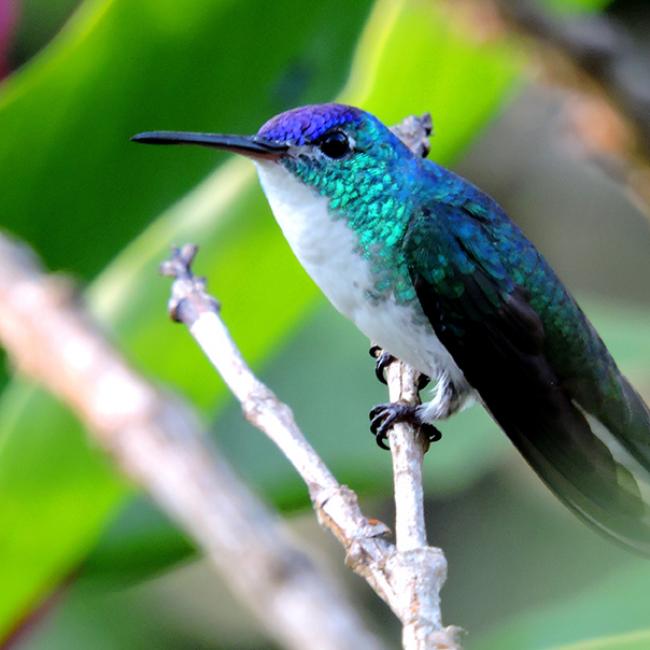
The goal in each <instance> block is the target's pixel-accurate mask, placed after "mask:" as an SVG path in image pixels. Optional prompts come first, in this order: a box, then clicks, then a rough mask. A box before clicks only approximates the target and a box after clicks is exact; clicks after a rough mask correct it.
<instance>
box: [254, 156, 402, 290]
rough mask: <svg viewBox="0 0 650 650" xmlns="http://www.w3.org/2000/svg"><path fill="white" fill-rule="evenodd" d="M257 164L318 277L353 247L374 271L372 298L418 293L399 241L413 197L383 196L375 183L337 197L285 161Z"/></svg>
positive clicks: (280, 217) (297, 248)
mask: <svg viewBox="0 0 650 650" xmlns="http://www.w3.org/2000/svg"><path fill="white" fill-rule="evenodd" d="M256 164H257V169H258V174H259V177H260V182H261V184H262V188H263V190H264V193H265V194H266V196H267V199H268V201H269V204H270V205H271V209H272V210H273V213H274V215H275V218H276V220H277V221H278V224H279V225H280V227H281V228H282V231H283V232H284V235H285V237H286V238H287V241H288V242H289V244H290V245H291V247H292V249H293V251H294V253H295V254H296V256H297V257H298V259H299V261H300V262H301V263H302V264H303V266H304V267H305V268H306V269H307V271H308V272H309V273H310V275H312V277H314V279H316V281H317V282H318V279H317V277H316V276H317V275H319V274H321V273H322V272H323V271H322V267H323V265H325V264H327V265H330V264H331V260H332V259H335V258H337V257H338V254H337V251H339V250H348V251H350V253H351V254H354V255H355V256H356V257H358V259H359V264H361V263H362V262H363V264H364V266H366V267H367V268H368V269H369V271H370V274H371V278H372V282H371V284H370V285H369V287H368V296H369V298H370V299H381V297H383V296H386V295H388V294H389V293H393V294H394V295H395V297H396V298H397V299H398V301H399V302H407V301H409V300H412V299H413V298H414V294H413V289H412V287H411V285H410V283H409V282H408V271H407V269H406V265H405V262H404V259H403V255H402V252H401V245H400V244H401V240H402V238H403V236H404V233H405V231H406V228H407V226H408V222H409V219H410V216H411V211H412V209H413V208H412V204H411V202H410V201H411V199H410V198H409V197H408V196H405V197H404V200H399V199H398V198H396V197H394V196H383V195H381V192H378V191H377V190H376V189H373V188H372V186H371V187H368V188H358V189H357V188H353V189H350V191H349V193H348V194H347V195H345V194H337V195H336V196H334V197H332V196H328V195H327V194H325V193H324V191H323V189H322V188H320V187H318V186H314V185H309V184H306V183H304V182H302V180H301V179H299V178H296V176H294V174H293V173H292V172H291V171H289V170H288V169H286V168H285V167H284V166H283V165H281V164H278V163H274V162H258V163H256ZM342 182H343V181H342Z"/></svg>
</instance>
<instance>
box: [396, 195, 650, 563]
mask: <svg viewBox="0 0 650 650" xmlns="http://www.w3.org/2000/svg"><path fill="white" fill-rule="evenodd" d="M479 216H480V215H479ZM504 232H507V230H505V231H504V230H503V229H501V230H499V224H492V223H490V222H487V221H483V220H482V219H481V218H478V219H475V218H474V215H473V214H472V213H471V212H468V210H467V209H466V207H463V206H453V205H447V204H441V203H435V204H433V205H432V206H431V207H430V209H429V210H428V211H425V212H423V213H422V214H419V215H417V216H415V217H414V219H413V220H412V222H411V224H410V226H409V230H408V232H407V235H406V237H405V239H404V253H405V259H406V263H407V265H408V267H409V272H410V275H411V278H412V281H413V284H414V286H415V289H416V293H417V297H418V299H419V301H420V303H421V305H422V308H423V310H424V312H425V314H426V316H427V318H428V319H429V321H430V322H431V325H432V326H433V328H434V330H435V332H436V334H437V336H438V338H439V339H440V341H441V342H442V343H443V345H444V346H445V347H446V348H447V350H448V351H449V353H450V354H451V355H452V357H453V358H454V360H455V361H456V363H457V365H458V366H459V367H460V369H461V370H462V371H463V373H464V374H465V377H466V378H467V380H468V381H469V383H470V384H471V385H472V386H473V387H474V388H475V389H476V390H477V392H478V393H479V395H480V397H481V399H482V401H483V403H484V404H485V406H486V408H487V409H488V410H489V412H490V413H491V414H492V416H493V417H494V419H495V420H496V421H497V423H498V424H499V425H500V426H501V428H502V429H503V430H504V431H505V433H506V434H507V435H508V437H509V438H510V439H511V441H512V442H513V443H514V445H515V446H516V448H517V449H518V450H519V451H520V452H521V454H522V455H523V456H524V458H525V459H526V460H527V462H528V463H529V464H530V465H531V467H532V468H533V469H534V470H535V471H536V472H537V474H538V475H539V476H540V478H541V479H542V480H543V481H544V482H545V483H546V484H547V485H548V487H549V488H550V489H551V490H552V491H553V492H555V494H556V495H557V496H558V497H559V498H560V499H561V500H562V501H563V502H564V503H565V504H567V505H568V506H569V507H570V508H571V509H572V510H573V511H574V512H576V513H577V514H578V515H580V516H581V517H582V518H583V519H584V520H586V521H587V522H588V523H590V524H591V525H593V526H594V527H596V528H597V529H599V530H601V531H603V532H605V533H607V534H609V535H611V536H612V537H614V538H616V539H617V540H619V541H622V542H624V543H626V544H628V545H630V546H633V547H635V548H637V549H639V550H642V551H645V552H649V553H650V509H649V507H648V505H647V503H646V501H645V500H644V496H646V495H643V494H642V492H643V485H644V484H643V482H640V481H639V480H638V479H637V477H636V476H635V473H634V471H633V469H634V468H632V467H631V464H630V463H625V462H624V459H623V460H622V459H621V455H620V454H618V453H616V450H614V452H613V449H614V447H613V445H612V441H605V442H604V441H603V440H602V439H601V437H602V435H601V437H599V436H598V432H597V431H595V428H596V427H598V426H600V421H599V419H598V418H595V417H592V416H591V415H589V416H588V415H587V414H586V412H585V411H584V409H582V408H581V406H580V405H579V402H578V401H577V400H576V395H574V394H572V392H571V387H570V382H565V381H564V378H563V377H562V376H561V373H559V372H558V368H556V367H555V366H556V365H557V364H554V363H553V362H552V360H551V359H550V358H549V354H548V340H547V334H546V332H545V328H544V324H543V321H542V319H541V318H540V316H539V315H538V313H537V312H536V311H535V310H534V309H533V307H532V306H531V304H530V300H529V292H528V290H527V289H526V287H525V286H523V285H522V284H521V283H520V284H518V283H517V282H516V281H515V280H516V278H515V277H513V273H512V269H510V270H509V269H508V265H507V264H506V263H504V258H503V256H504V254H505V253H504V251H507V250H510V248H511V247H512V246H516V245H517V244H518V242H516V241H515V242H503V241H500V240H499V237H503V236H504V235H503V233H504ZM513 232H516V233H517V236H518V237H519V236H521V235H520V234H519V231H518V230H516V228H515V229H514V230H513ZM524 241H525V243H526V245H528V246H530V247H532V245H530V243H529V242H527V241H526V240H524ZM533 250H534V249H533ZM535 254H537V253H536V251H535ZM537 255H538V254H537ZM540 260H541V256H540ZM541 261H542V262H543V260H541ZM543 264H544V267H545V268H547V267H546V263H545V262H543ZM549 272H550V270H549ZM551 273H552V272H551ZM554 277H555V276H553V278H554ZM561 289H562V291H566V290H564V288H563V287H561ZM569 299H570V300H572V299H571V298H570V297H569ZM594 336H596V335H595V332H594ZM567 353H569V351H567ZM612 363H613V362H612ZM639 399H640V398H639ZM641 404H642V402H641ZM642 406H643V404H642ZM610 430H611V427H610V428H609V429H608V432H609V431H610ZM601 434H602V432H601ZM636 435H643V434H642V433H641V434H640V433H639V432H638V431H637V432H636ZM613 438H614V439H616V438H618V439H619V441H620V439H621V430H620V428H619V431H618V432H615V433H614V434H613ZM647 438H648V441H650V430H649V431H647ZM613 442H614V444H616V443H617V440H614V441H613ZM619 446H621V445H619ZM623 447H624V445H622V446H621V449H622V448H623ZM623 451H624V450H623ZM624 455H625V454H624V453H623V456H624ZM641 460H642V461H643V459H641ZM638 465H639V468H640V470H641V471H643V470H644V467H643V462H641V463H638ZM646 467H647V465H646ZM640 485H641V489H640V487H639V486H640Z"/></svg>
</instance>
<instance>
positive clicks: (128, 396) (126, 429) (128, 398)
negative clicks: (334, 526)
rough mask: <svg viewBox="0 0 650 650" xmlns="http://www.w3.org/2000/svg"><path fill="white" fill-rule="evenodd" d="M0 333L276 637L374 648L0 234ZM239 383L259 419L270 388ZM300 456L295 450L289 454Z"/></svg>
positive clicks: (53, 281) (174, 408)
mask: <svg viewBox="0 0 650 650" xmlns="http://www.w3.org/2000/svg"><path fill="white" fill-rule="evenodd" d="M0 341H1V342H2V344H3V345H4V347H5V348H6V349H7V351H8V352H9V354H10V355H11V357H12V359H13V361H14V363H15V364H16V365H17V366H18V368H19V369H20V370H22V371H23V372H24V373H25V374H27V375H28V376H30V377H32V378H33V379H35V380H37V381H38V382H40V383H42V384H43V385H44V386H45V387H46V388H48V389H49V390H50V391H52V392H53V393H55V394H56V395H57V396H58V397H59V398H60V399H61V400H62V401H64V402H65V403H66V404H68V405H69V406H70V407H71V408H72V409H73V410H74V412H75V413H76V414H77V415H78V416H79V417H80V418H81V420H82V421H83V422H84V423H85V424H86V426H87V427H88V430H89V431H90V432H91V433H92V435H93V436H94V438H95V440H97V441H98V442H99V443H100V444H101V445H102V446H103V447H104V448H105V449H106V450H108V451H109V452H110V454H111V455H112V456H113V458H114V459H115V461H116V462H117V463H118V464H119V465H120V466H121V468H122V469H123V471H124V472H125V473H126V474H127V475H128V476H129V477H131V478H132V479H133V480H135V481H137V482H138V483H140V484H141V485H142V486H143V487H144V488H145V489H146V490H147V491H148V492H149V494H150V495H151V496H152V497H153V498H154V499H155V501H156V502H157V503H158V505H159V506H160V507H161V508H162V509H163V510H164V511H166V512H167V513H168V514H169V515H170V516H171V517H172V518H173V519H174V520H175V521H176V522H177V523H178V524H179V525H180V526H181V528H182V529H183V530H184V531H186V532H187V533H188V534H189V535H190V536H191V537H192V538H193V539H194V540H195V541H196V543H197V544H198V545H199V546H200V547H201V548H202V549H203V551H204V552H205V553H206V555H207V556H208V558H209V559H210V560H211V561H212V563H213V564H214V566H215V567H216V568H217V569H218V570H219V571H220V572H221V573H222V574H223V575H224V577H225V578H226V580H227V581H228V582H229V583H230V585H231V586H232V587H233V589H234V591H235V592H236V593H237V594H238V595H239V596H240V598H241V600H242V601H243V602H244V603H245V604H246V605H247V606H248V607H249V608H250V609H251V610H252V611H253V612H254V613H255V614H256V616H257V618H258V619H259V620H260V622H261V623H262V624H263V626H264V627H265V628H266V629H267V631H268V632H269V633H270V634H271V635H272V636H273V637H274V638H275V639H276V640H277V641H278V642H279V643H280V644H281V645H283V646H284V647H287V648H294V649H296V650H304V648H318V649H320V650H338V649H340V648H347V649H348V650H357V649H358V648H363V649H366V650H378V649H380V648H382V647H383V645H382V643H381V642H380V641H379V640H378V639H377V638H375V637H374V636H373V635H371V634H370V633H369V632H368V631H367V630H366V629H365V627H364V625H363V624H362V622H361V621H360V620H359V618H358V617H357V615H356V614H355V612H354V609H353V607H352V605H351V604H350V602H349V601H348V599H347V598H346V596H345V595H344V594H343V593H342V592H341V591H340V590H339V589H337V588H336V587H335V585H333V584H332V583H331V582H330V580H329V579H327V578H326V577H325V576H324V575H323V574H322V573H321V572H320V571H319V570H318V569H317V568H316V567H315V565H314V564H313V562H312V561H311V559H310V558H309V557H308V556H307V555H306V554H305V553H304V552H303V551H302V550H301V549H300V548H299V547H298V546H297V545H296V543H295V541H294V540H293V539H292V537H291V535H290V534H289V533H288V531H287V530H286V528H285V526H284V524H283V523H282V521H281V520H280V519H279V518H278V517H277V516H276V515H275V514H274V513H272V512H271V511H270V510H269V509H268V508H267V507H266V506H264V505H263V504H262V503H261V502H260V501H259V500H258V499H257V498H256V497H255V496H254V495H253V494H251V492H250V491H249V490H248V488H247V487H246V486H245V485H244V484H243V483H242V482H241V480H240V479H238V478H237V476H236V475H235V474H234V472H233V471H232V469H231V468H230V467H229V466H228V465H227V463H226V462H225V461H224V460H223V459H222V458H220V457H219V456H218V454H217V453H216V450H215V449H214V447H213V445H211V444H209V442H208V441H207V440H206V439H205V438H204V437H203V435H202V433H201V431H202V427H201V424H200V423H199V421H198V419H197V417H196V415H195V414H194V413H193V411H192V410H191V409H190V408H188V407H187V406H186V405H185V404H183V403H181V402H180V400H178V399H176V398H173V397H172V396H171V395H168V394H164V393H163V392H161V391H160V390H158V389H157V388H155V387H154V386H153V385H152V384H151V383H149V382H148V381H146V380H145V379H143V378H142V377H141V376H139V375H138V374H137V373H136V372H135V371H134V370H133V369H132V368H130V367H129V366H128V364H127V363H126V362H125V360H124V359H123V358H122V357H121V356H120V355H119V354H118V353H117V352H116V350H115V349H114V348H113V347H112V346H111V345H110V344H109V343H108V342H107V341H106V340H105V338H104V337H103V336H102V335H101V334H100V333H99V330H98V328H97V327H96V325H95V324H94V323H93V322H92V321H91V319H90V318H89V317H88V316H87V314H86V313H85V312H83V311H82V309H81V308H80V307H79V305H78V304H77V303H76V302H75V300H74V297H73V295H72V291H71V289H70V286H69V285H68V284H67V283H66V282H64V281H63V280H62V279H60V278H55V277H52V276H46V275H44V274H43V273H42V272H41V271H40V269H39V267H38V264H37V262H36V260H35V259H34V257H33V256H32V255H31V254H30V253H29V251H28V250H27V249H25V248H23V247H20V246H18V245H17V244H15V243H14V242H11V241H10V240H9V239H7V238H6V237H4V236H2V235H0ZM236 366H237V364H236V363H235V364H233V365H232V366H231V372H235V373H237V367H236ZM241 377H242V379H243V380H245V379H246V376H245V374H243V375H242V376H241ZM248 386H249V388H250V389H253V392H254V394H255V395H254V404H256V405H257V406H259V407H260V417H261V418H262V419H263V420H264V419H265V415H264V408H263V405H264V402H265V400H266V399H268V394H266V393H265V392H264V390H263V389H261V392H255V390H257V385H256V384H255V383H254V382H251V383H250V384H249V385H248ZM252 404H253V402H251V405H252ZM252 408H253V410H254V408H256V407H252ZM251 412H253V411H251ZM272 419H273V418H271V426H273V423H272ZM301 455H304V452H303V451H301V450H297V451H296V458H297V459H300V457H301ZM322 471H323V470H322V469H319V470H317V471H316V472H315V475H314V476H313V477H312V479H313V480H318V479H319V478H321V476H320V474H319V472H321V473H322ZM330 491H332V492H336V493H337V497H338V498H339V501H340V502H341V504H342V506H341V507H344V508H346V507H347V503H348V502H350V503H355V501H354V498H353V496H352V495H350V494H348V493H347V492H346V491H345V490H344V489H341V488H339V487H338V486H337V485H336V484H335V483H334V482H333V480H332V481H329V483H326V484H325V485H324V486H323V490H321V491H319V492H318V495H317V496H318V499H320V500H321V501H322V502H324V503H327V501H328V496H329V494H330ZM335 500H336V499H335ZM332 507H333V506H330V508H332ZM348 509H350V508H348ZM326 510H327V512H329V509H326ZM381 532H382V530H381V527H380V526H373V525H370V524H367V532H364V534H367V536H368V537H369V538H370V539H372V535H374V534H378V533H381ZM376 543H377V545H379V546H381V544H382V542H381V540H377V542H376Z"/></svg>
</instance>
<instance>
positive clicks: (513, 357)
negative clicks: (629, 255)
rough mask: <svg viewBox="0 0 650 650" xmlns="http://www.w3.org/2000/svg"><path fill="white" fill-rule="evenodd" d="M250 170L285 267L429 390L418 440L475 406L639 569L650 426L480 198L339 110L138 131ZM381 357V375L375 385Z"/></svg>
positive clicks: (413, 411)
mask: <svg viewBox="0 0 650 650" xmlns="http://www.w3.org/2000/svg"><path fill="white" fill-rule="evenodd" d="M132 139H133V140H135V141H136V142H143V143H150V144H195V145H202V146H206V147H214V148H216V149H222V150H226V151H230V152H233V153H237V154H241V155H244V156H246V157H248V158H249V159H251V160H252V161H253V163H254V164H255V166H256V168H257V173H258V176H259V180H260V182H261V185H262V189H263V191H264V193H265V194H266V197H267V199H268V202H269V204H270V207H271V210H272V212H273V214H274V216H275V218H276V220H277V222H278V224H279V226H280V228H281V230H282V231H283V233H284V235H285V237H286V239H287V240H288V242H289V245H290V246H291V248H292V249H293V252H294V254H295V255H296V257H297V258H298V260H299V261H300V263H301V264H302V266H303V267H304V268H305V270H306V271H307V273H308V274H309V275H310V276H311V277H312V279H313V280H314V282H315V283H316V284H317V285H318V286H319V287H320V289H321V290H322V291H323V293H324V294H325V295H326V296H327V298H328V299H329V300H330V302H331V303H332V304H333V305H334V307H335V308H336V309H337V310H338V311H339V312H341V313H342V314H343V315H345V316H347V317H348V318H349V319H350V320H352V321H353V322H354V324H355V325H356V326H357V327H358V328H359V329H360V330H361V331H362V332H363V333H364V334H365V335H366V336H367V337H368V338H369V339H370V340H371V341H373V342H375V343H376V344H377V345H378V346H380V347H381V349H382V350H384V351H385V353H386V354H388V355H392V357H395V358H398V359H400V360H402V361H403V362H405V363H407V364H409V365H410V366H412V367H413V368H415V369H416V370H417V371H419V372H420V373H421V374H422V375H423V376H425V377H428V378H430V379H431V381H432V382H433V383H432V386H433V388H432V395H431V399H430V400H428V401H426V402H424V403H423V404H421V405H418V406H405V405H403V404H396V403H393V404H380V405H379V406H377V407H375V408H374V409H373V410H372V411H371V412H370V417H371V419H372V423H371V430H372V431H373V433H375V435H376V436H377V441H378V442H379V443H380V444H381V445H382V446H385V441H386V436H387V431H388V430H389V428H390V427H391V426H392V425H393V423H395V422H397V421H403V420H408V421H411V422H412V423H414V424H416V425H418V426H421V427H422V429H423V431H424V432H425V433H427V434H428V435H429V437H430V439H432V440H433V439H437V437H439V434H438V432H437V429H436V428H435V422H437V421H439V420H442V419H445V418H447V417H449V416H451V415H453V414H454V413H457V412H458V411H460V410H461V409H463V408H465V407H467V406H469V405H470V404H472V403H474V402H478V403H480V404H482V405H483V406H484V408H485V409H486V410H487V411H488V412H489V413H490V415H491V416H492V418H493V419H494V420H495V421H496V423H497V424H498V425H499V426H500V428H501V429H502V430H503V431H504V432H505V433H506V435H507V436H508V437H509V438H510V440H511V441H512V443H513V444H514V446H515V447H516V448H517V449H518V451H519V452H520V453H521V454H522V455H523V457H524V458H525V460H526V461H527V462H528V464H529V465H530V466H531V467H532V469H533V470H534V471H535V472H536V473H537V474H538V476H539V477H540V478H541V480H542V481H543V482H544V483H545V484H546V485H547V486H548V487H549V488H550V489H551V490H552V491H553V492H554V493H555V495H556V496H557V497H559V499H560V500H561V501H562V502H564V504H565V505H566V506H568V507H569V508H570V509H571V510H572V511H573V512H574V513H575V514H577V515H578V516H579V517H580V518H582V519H583V520H584V521H586V522H587V523H588V524H590V525H591V526H592V527H594V528H596V529H597V530H599V531H600V532H602V533H605V534H606V535H609V536H610V537H612V538H614V539H616V540H618V541H619V542H622V543H623V544H625V545H628V546H631V547H633V548H635V549H637V550H640V551H642V552H645V553H650V410H649V409H648V407H647V406H646V404H645V403H644V401H643V399H642V398H641V397H640V395H639V394H638V393H637V392H636V391H635V389H634V388H633V387H632V385H631V384H630V383H629V382H628V380H627V379H626V378H625V377H624V376H623V374H622V373H621V372H620V370H619V369H618V367H617V365H616V363H615V361H614V359H613V358H612V356H611V355H610V353H609V351H608V350H607V347H606V346H605V344H604V343H603V341H602V340H601V338H600V337H599V335H598V333H597V332H596V330H595V329H594V327H593V326H592V324H591V323H590V322H589V320H588V319H587V317H586V316H585V314H584V313H583V311H582V310H581V309H580V307H579V306H578V304H577V303H576V301H575V300H574V298H573V297H572V296H571V294H570V293H569V291H568V290H567V289H566V287H565V286H564V285H563V284H562V282H561V281H560V279H559V278H558V276H557V275H556V274H555V272H554V271H553V269H552V268H551V267H550V265H549V264H548V262H547V261H546V260H545V259H544V257H543V256H542V255H541V254H540V252H539V251H538V250H537V249H536V248H535V246H534V245H533V244H532V243H531V242H530V241H529V240H528V239H527V238H526V236H525V235H524V234H523V232H522V231H521V230H520V229H519V227H518V226H517V225H516V224H515V223H514V222H513V221H511V220H510V218H509V217H508V215H507V214H506V213H505V211H504V210H503V209H502V208H501V206H500V205H499V204H498V203H497V202H496V201H495V200H494V199H493V198H491V197H490V196H489V195H487V194H486V193H484V192H482V191H481V190H480V189H478V188H477V187H476V186H474V185H472V184H471V183H470V182H469V181H467V180H465V179H464V178H462V177H461V176H458V175H457V174H455V173H453V172H452V171H449V170H447V169H445V168H444V167H442V166H440V165H438V164H436V163H435V162H433V161H431V160H429V159H427V158H424V157H422V156H420V155H417V154H416V153H414V152H413V151H412V150H411V149H409V148H408V147H407V146H406V145H405V144H404V143H403V142H402V141H401V140H400V139H399V138H398V137H397V136H396V135H395V134H394V133H393V132H392V131H391V130H390V129H389V128H388V127H386V126H385V125H384V124H383V123H382V122H381V121H380V120H379V119H378V118H376V117H374V116H373V115H371V114H370V113H368V112H366V111H363V110H361V109H359V108H356V107H353V106H347V105H343V104H334V103H328V104H317V105H309V106H303V107H300V108H296V109H293V110H290V111H287V112H284V113H281V114H279V115H277V116H275V117H273V118H271V119H270V120H269V121H268V122H266V123H265V124H264V125H263V126H262V127H261V128H260V130H259V131H258V132H257V134H255V135H252V136H240V135H222V134H213V133H188V132H175V131H152V132H146V133H140V134H138V135H136V136H134V137H133V138H132ZM385 362H386V357H383V358H380V360H379V361H378V372H380V371H381V368H382V364H385Z"/></svg>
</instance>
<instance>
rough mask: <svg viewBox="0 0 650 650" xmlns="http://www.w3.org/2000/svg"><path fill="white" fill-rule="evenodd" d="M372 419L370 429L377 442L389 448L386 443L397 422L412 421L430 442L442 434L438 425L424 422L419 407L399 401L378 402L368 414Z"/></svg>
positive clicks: (436, 439)
mask: <svg viewBox="0 0 650 650" xmlns="http://www.w3.org/2000/svg"><path fill="white" fill-rule="evenodd" d="M368 417H369V419H370V431H371V432H372V434H373V435H374V436H375V440H376V442H377V444H378V445H379V446H380V447H381V448H382V449H386V450H389V449H390V447H389V446H388V445H387V444H386V443H387V440H388V432H389V431H390V429H391V427H392V426H393V425H394V424H396V423H397V422H410V423H411V424H413V425H415V426H416V427H418V428H419V429H420V431H421V432H422V433H423V435H424V436H425V437H426V439H427V441H428V442H429V443H431V442H436V441H438V440H440V438H441V437H442V434H441V433H440V431H438V429H437V428H436V427H434V426H433V425H432V424H429V423H427V422H422V421H421V420H420V418H419V417H418V414H417V407H416V406H411V405H408V404H400V403H399V402H388V403H386V404H378V405H377V406H375V407H374V408H373V409H371V411H370V413H369V414H368Z"/></svg>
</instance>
